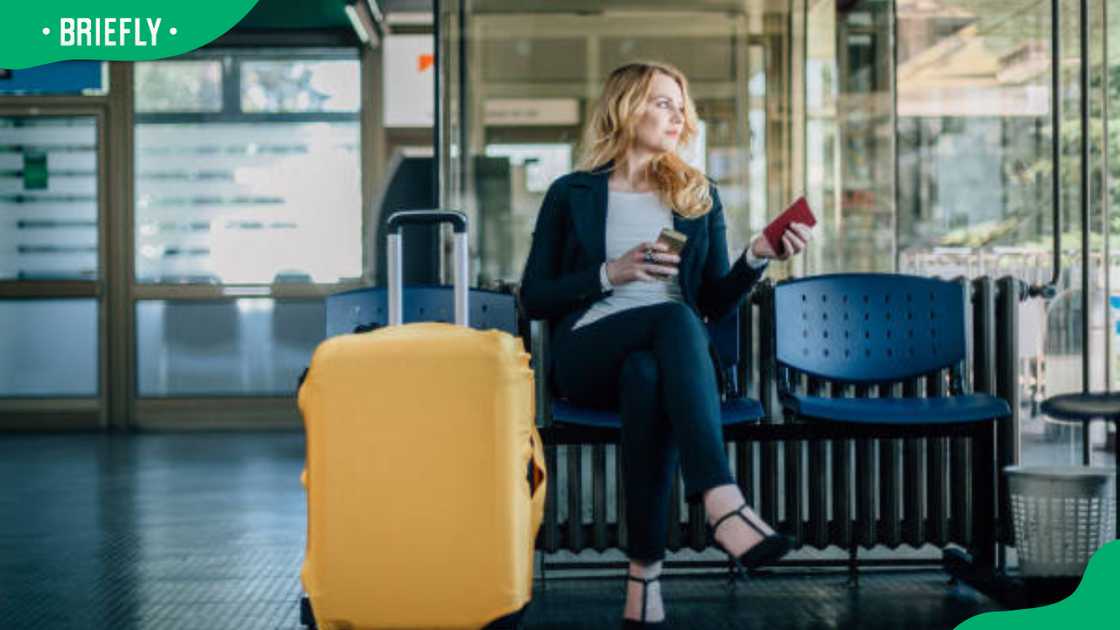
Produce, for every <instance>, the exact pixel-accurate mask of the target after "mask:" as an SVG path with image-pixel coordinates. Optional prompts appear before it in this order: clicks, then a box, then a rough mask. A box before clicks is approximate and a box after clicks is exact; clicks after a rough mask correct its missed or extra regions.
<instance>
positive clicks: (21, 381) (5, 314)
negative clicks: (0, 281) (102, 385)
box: [0, 298, 99, 397]
mask: <svg viewBox="0 0 1120 630" xmlns="http://www.w3.org/2000/svg"><path fill="white" fill-rule="evenodd" d="M97 322H98V313H97V300H96V299H92V298H91V299H43V300H38V299H36V300H0V357H3V359H2V360H0V397H46V396H50V397H69V396H82V397H92V396H96V395H97V391H98V373H99V370H98V365H97V363H98V361H97V359H98V356H99V355H98V350H99V348H98V334H97Z"/></svg>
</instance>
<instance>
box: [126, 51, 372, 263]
mask: <svg viewBox="0 0 1120 630" xmlns="http://www.w3.org/2000/svg"><path fill="white" fill-rule="evenodd" d="M277 54H278V55H279V54H280V53H277ZM291 54H292V53H283V55H285V56H290V55H291ZM223 68H227V69H226V70H223ZM358 85H359V81H358V62H357V60H356V59H353V58H350V59H324V60H315V59H290V58H289V59H283V60H277V59H268V58H264V59H262V58H259V57H256V56H254V57H250V58H246V59H241V58H240V57H237V56H224V57H218V58H213V59H201V60H192V61H166V62H155V63H141V64H137V65H136V95H137V97H136V99H137V100H136V109H137V118H136V119H137V127H136V222H135V225H136V234H135V237H136V238H135V241H136V250H135V253H136V278H137V280H138V281H139V282H146V283H150V282H159V283H184V282H185V283H199V282H201V283H214V284H221V283H224V284H267V283H270V282H273V281H285V280H286V281H291V280H293V279H302V280H304V281H311V282H318V283H334V282H338V281H340V280H343V279H346V278H358V277H360V276H361V275H362V259H361V252H362V248H361V245H362V241H361V212H360V199H361V189H360V170H359V139H358V138H359V136H358ZM226 91H231V92H233V93H232V94H226V93H225V92H226ZM180 94H184V95H185V98H180V97H179V95H180Z"/></svg>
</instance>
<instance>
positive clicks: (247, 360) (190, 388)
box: [136, 298, 326, 397]
mask: <svg viewBox="0 0 1120 630" xmlns="http://www.w3.org/2000/svg"><path fill="white" fill-rule="evenodd" d="M136 329H137V350H136V357H137V362H138V365H137V383H138V386H139V395H140V396H143V397H168V396H206V395H217V396H245V395H258V396H267V395H288V394H291V393H293V392H294V391H295V390H296V383H297V381H298V379H299V375H300V373H301V372H302V371H303V369H304V368H305V367H307V365H308V364H309V362H310V361H311V354H312V352H313V351H314V350H315V347H316V346H317V345H318V344H319V342H321V341H322V340H323V338H324V335H325V331H326V318H325V311H324V308H323V303H322V301H318V300H316V301H275V300H271V299H264V298H252V299H239V300H224V301H205V302H177V301H162V300H144V301H141V302H138V303H137V305H136Z"/></svg>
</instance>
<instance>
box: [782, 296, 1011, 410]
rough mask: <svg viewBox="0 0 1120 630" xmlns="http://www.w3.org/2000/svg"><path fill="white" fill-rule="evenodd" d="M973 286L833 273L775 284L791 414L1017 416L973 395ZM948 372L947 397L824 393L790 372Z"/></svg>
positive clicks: (879, 379)
mask: <svg viewBox="0 0 1120 630" xmlns="http://www.w3.org/2000/svg"><path fill="white" fill-rule="evenodd" d="M964 291H965V289H964V288H962V287H961V285H959V284H956V283H953V282H947V281H944V280H937V279H933V278H922V277H918V276H908V275H900V274H835V275H825V276H816V277H810V278H803V279H799V280H793V281H789V282H784V283H781V284H779V285H778V286H777V287H775V289H774V313H775V317H774V322H775V324H774V325H775V354H776V358H777V363H778V367H779V373H780V377H779V381H778V393H779V398H780V400H781V404H782V408H783V411H784V412H785V413H786V415H787V417H788V416H793V417H796V418H799V419H809V420H817V421H826V422H842V423H859V424H878V425H896V426H911V427H914V428H915V429H919V430H920V429H921V427H927V426H929V425H952V424H965V423H973V422H981V421H991V420H995V419H999V418H1004V417H1007V416H1010V415H1011V408H1010V407H1009V406H1008V405H1007V402H1006V401H1004V400H1002V399H1000V398H997V397H995V396H990V395H987V394H975V393H967V392H966V386H965V384H964V383H963V379H962V378H961V374H962V367H963V362H964V361H965V358H966V353H967V345H966V338H965V335H966V331H967V330H968V329H967V326H966V324H965V308H964V306H965V305H964V299H965V293H964ZM946 368H949V369H950V370H951V374H952V378H951V379H950V380H951V382H950V387H949V392H948V393H949V395H948V396H944V397H936V398H825V397H820V396H814V395H808V394H804V393H798V392H795V391H793V389H792V387H791V383H790V380H791V379H790V378H789V376H788V374H789V371H790V370H794V371H796V372H801V373H805V374H807V375H809V376H810V377H813V378H816V379H821V380H824V381H831V382H834V383H839V384H843V385H850V384H855V385H874V384H886V383H895V382H899V381H905V380H907V379H912V378H916V377H919V376H925V375H928V374H932V373H935V372H937V371H939V370H942V369H946Z"/></svg>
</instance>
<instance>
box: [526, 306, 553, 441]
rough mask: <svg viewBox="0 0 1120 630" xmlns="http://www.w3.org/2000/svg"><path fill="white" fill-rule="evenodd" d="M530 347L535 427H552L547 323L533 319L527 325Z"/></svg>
mask: <svg viewBox="0 0 1120 630" xmlns="http://www.w3.org/2000/svg"><path fill="white" fill-rule="evenodd" d="M529 336H530V345H531V347H532V350H531V354H532V357H533V358H532V364H533V381H534V382H535V383H536V385H535V387H536V398H537V426H538V427H548V426H552V392H551V391H550V390H549V386H548V383H549V378H548V376H549V375H548V351H549V348H548V342H549V339H548V322H547V321H545V320H542V319H534V320H533V321H532V322H530V323H529Z"/></svg>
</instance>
